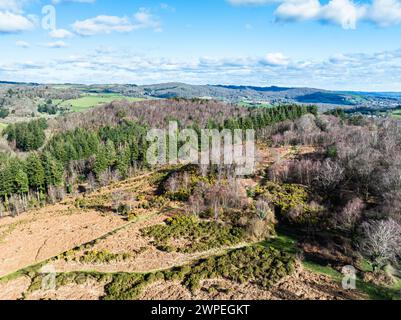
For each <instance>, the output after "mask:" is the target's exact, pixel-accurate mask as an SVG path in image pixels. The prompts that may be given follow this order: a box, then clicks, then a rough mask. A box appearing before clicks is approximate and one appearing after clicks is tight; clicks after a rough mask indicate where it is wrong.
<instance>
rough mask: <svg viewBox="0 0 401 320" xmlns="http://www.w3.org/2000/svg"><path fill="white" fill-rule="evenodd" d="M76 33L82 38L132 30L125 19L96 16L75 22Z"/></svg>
mask: <svg viewBox="0 0 401 320" xmlns="http://www.w3.org/2000/svg"><path fill="white" fill-rule="evenodd" d="M72 27H73V29H74V31H75V32H76V33H78V34H80V35H83V36H93V35H96V34H101V33H106V34H109V33H112V32H114V31H115V32H130V31H132V30H133V26H132V24H131V23H130V22H129V20H128V18H126V17H116V16H97V17H95V18H91V19H87V20H83V21H76V22H74V24H73V26H72Z"/></svg>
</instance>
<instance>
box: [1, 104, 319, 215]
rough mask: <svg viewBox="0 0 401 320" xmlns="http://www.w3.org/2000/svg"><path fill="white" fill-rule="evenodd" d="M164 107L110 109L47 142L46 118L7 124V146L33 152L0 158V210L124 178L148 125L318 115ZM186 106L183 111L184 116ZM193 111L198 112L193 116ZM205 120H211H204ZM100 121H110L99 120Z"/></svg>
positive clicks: (246, 125)
mask: <svg viewBox="0 0 401 320" xmlns="http://www.w3.org/2000/svg"><path fill="white" fill-rule="evenodd" d="M164 104H165V107H164V108H162V109H160V108H159V112H158V117H157V118H156V117H155V114H153V113H152V112H146V113H144V115H145V114H146V115H147V116H143V117H142V116H141V115H142V112H143V111H144V110H143V109H142V106H141V107H134V108H132V106H131V105H129V106H127V107H125V108H121V107H118V108H114V106H113V105H111V106H108V107H105V108H103V109H98V110H96V111H93V112H90V113H88V116H85V117H82V115H80V116H79V118H80V119H84V121H85V123H83V122H82V121H80V122H79V123H74V126H73V128H72V129H71V130H63V131H62V132H58V133H57V131H60V130H57V129H56V127H55V126H54V124H53V128H51V129H52V131H53V134H52V136H51V138H50V139H49V140H48V141H47V143H46V144H44V142H45V138H46V135H45V130H46V129H47V123H46V121H45V120H35V121H31V122H28V123H19V124H14V125H10V126H8V127H7V128H6V129H5V130H4V132H3V135H4V136H5V137H6V138H7V140H8V141H9V143H10V144H11V145H12V146H13V147H14V148H15V149H17V150H19V151H24V152H27V151H31V153H29V154H28V155H27V156H26V158H21V157H11V156H7V155H5V154H3V155H2V157H3V158H4V161H2V163H1V166H0V181H1V182H0V198H1V199H2V203H3V205H2V209H1V210H2V211H11V212H13V213H14V214H18V213H21V212H23V211H25V210H27V209H29V208H30V207H35V206H38V205H41V204H43V203H45V202H46V201H48V202H54V201H57V200H61V199H62V198H63V197H64V195H65V194H66V193H72V192H74V190H75V188H76V186H77V184H78V183H84V182H87V183H88V184H89V188H90V189H93V188H95V187H96V186H97V185H107V184H108V183H110V182H112V181H116V180H119V179H124V178H126V177H128V176H129V175H130V174H132V172H133V171H134V170H137V169H140V168H142V167H144V166H146V161H145V160H146V159H145V154H146V151H147V147H148V142H147V141H146V133H147V129H148V128H149V127H150V125H151V126H152V127H157V126H158V125H160V126H162V127H164V126H165V125H166V124H168V122H169V121H170V120H177V121H179V123H180V126H181V127H182V128H186V127H193V128H195V129H199V128H206V127H209V128H219V129H232V130H233V129H239V128H242V129H252V128H254V129H257V130H260V129H262V128H264V127H266V126H269V125H272V124H274V123H278V122H281V121H284V120H294V119H297V118H299V117H301V116H302V115H304V114H306V113H308V112H314V113H315V112H316V109H315V108H314V107H306V106H296V105H288V106H282V107H277V108H264V109H260V110H253V109H252V110H251V109H247V108H231V107H229V106H226V108H225V109H223V110H220V109H213V108H211V107H210V105H209V104H208V103H206V102H204V101H195V102H189V101H186V100H172V101H170V102H167V103H166V102H164ZM157 105H160V102H158V103H157ZM212 107H213V104H212ZM185 108H186V112H183V109H185ZM194 109H195V110H197V112H194V115H192V111H193V110H194ZM199 109H200V110H199ZM129 110H133V111H134V113H135V114H136V116H133V115H132V114H130V113H129V112H127V111H129ZM172 110H176V112H171V111H172ZM202 111H203V112H202ZM180 114H181V115H182V116H181V118H179V116H180ZM175 115H176V116H177V118H175V117H174V116H175ZM214 115H217V116H216V117H215V116H214ZM205 116H209V119H206V120H205V119H204V117H205ZM99 117H102V118H103V119H104V120H106V119H108V121H103V122H102V121H101V120H100V121H99ZM163 117H164V118H163ZM70 118H72V119H73V120H75V119H76V117H75V115H69V116H66V117H64V118H61V120H58V121H59V123H58V124H56V126H59V127H64V126H65V125H66V124H68V123H70V121H73V120H71V119H70ZM131 119H133V120H131ZM94 124H98V125H97V126H95V125H94Z"/></svg>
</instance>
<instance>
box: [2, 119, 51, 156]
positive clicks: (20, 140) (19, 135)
mask: <svg viewBox="0 0 401 320" xmlns="http://www.w3.org/2000/svg"><path fill="white" fill-rule="evenodd" d="M46 129H47V122H46V120H45V119H39V120H34V121H30V122H23V123H16V124H10V125H8V126H7V128H6V129H4V131H3V136H6V137H7V141H8V142H9V143H13V144H14V145H15V147H16V148H17V149H18V150H20V151H24V152H27V151H34V150H38V149H39V148H40V147H42V146H43V144H44V143H45V140H46V134H45V130H46Z"/></svg>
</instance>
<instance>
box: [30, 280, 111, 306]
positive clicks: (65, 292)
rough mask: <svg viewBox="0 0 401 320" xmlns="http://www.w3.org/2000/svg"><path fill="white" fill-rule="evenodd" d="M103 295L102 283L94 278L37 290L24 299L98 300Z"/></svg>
mask: <svg viewBox="0 0 401 320" xmlns="http://www.w3.org/2000/svg"><path fill="white" fill-rule="evenodd" d="M102 296H104V284H102V283H97V282H96V281H94V280H91V281H88V282H86V283H84V284H76V283H71V284H67V285H65V286H61V287H59V288H57V289H55V290H37V291H34V292H32V293H30V294H28V295H27V296H26V298H25V299H26V300H68V301H73V300H81V301H87V300H99V299H100V298H101V297H102Z"/></svg>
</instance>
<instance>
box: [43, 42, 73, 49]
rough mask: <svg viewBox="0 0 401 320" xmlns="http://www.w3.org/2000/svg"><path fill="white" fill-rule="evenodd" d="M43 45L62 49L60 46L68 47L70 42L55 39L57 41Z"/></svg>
mask: <svg viewBox="0 0 401 320" xmlns="http://www.w3.org/2000/svg"><path fill="white" fill-rule="evenodd" d="M43 46H45V47H46V48H51V49H60V48H66V47H68V44H67V43H65V42H64V41H55V42H48V43H45V44H44V45H43Z"/></svg>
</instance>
